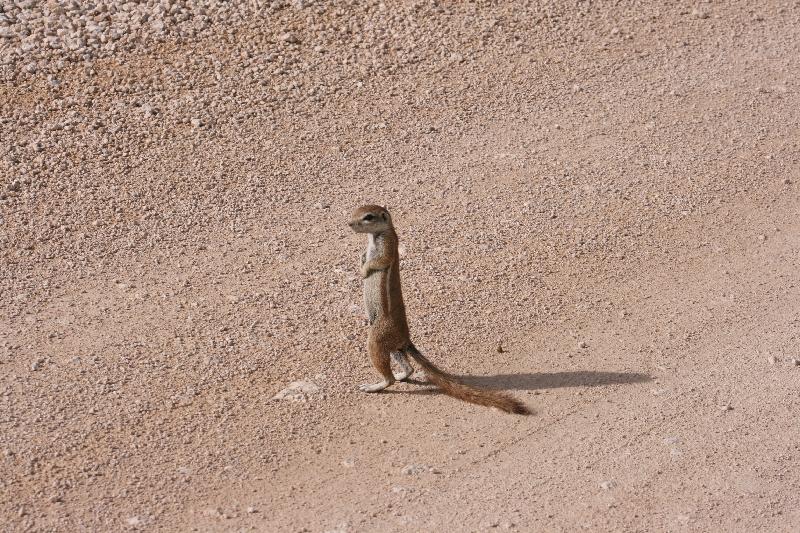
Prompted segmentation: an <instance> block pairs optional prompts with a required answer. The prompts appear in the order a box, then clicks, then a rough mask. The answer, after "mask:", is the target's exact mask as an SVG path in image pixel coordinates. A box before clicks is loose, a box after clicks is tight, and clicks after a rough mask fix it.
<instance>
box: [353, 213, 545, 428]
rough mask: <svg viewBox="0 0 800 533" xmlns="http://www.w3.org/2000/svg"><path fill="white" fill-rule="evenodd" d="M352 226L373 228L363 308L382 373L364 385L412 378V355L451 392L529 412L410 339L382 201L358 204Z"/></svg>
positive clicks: (364, 268)
mask: <svg viewBox="0 0 800 533" xmlns="http://www.w3.org/2000/svg"><path fill="white" fill-rule="evenodd" d="M350 227H351V228H352V229H353V231H355V232H356V233H367V234H368V241H367V250H366V252H364V254H362V256H361V276H362V277H363V278H364V308H365V310H366V313H367V320H368V321H369V334H368V340H367V348H368V350H369V356H370V359H372V364H373V365H375V368H376V369H378V372H380V374H381V375H382V376H383V381H381V382H380V383H375V384H372V385H370V384H366V385H361V387H360V389H361V390H362V391H364V392H379V391H382V390H383V389H385V388H387V387H389V386H390V385H392V384H393V383H394V382H395V381H403V380H405V379H408V378H409V377H410V376H411V373H412V372H413V371H414V369H413V368H412V367H411V365H410V364H409V362H408V356H411V358H413V359H414V360H415V361H416V362H417V363H419V365H420V366H421V367H422V369H423V370H424V371H425V374H426V375H427V377H428V380H430V381H431V382H432V383H433V384H434V385H436V386H437V387H439V388H440V389H441V390H442V391H443V392H444V393H445V394H447V395H449V396H452V397H454V398H458V399H459V400H463V401H465V402H470V403H475V404H478V405H485V406H488V407H497V408H498V409H501V410H503V411H506V412H508V413H516V414H523V415H526V414H530V410H529V409H528V407H527V406H526V405H525V404H523V403H522V402H520V401H519V400H517V399H516V398H514V397H512V396H510V395H508V394H505V393H502V392H496V391H490V390H486V389H479V388H476V387H472V386H470V385H467V384H465V383H463V382H462V381H459V380H458V379H457V378H456V377H455V376H453V375H451V374H448V373H446V372H443V371H442V370H439V369H438V368H436V367H435V366H434V365H433V364H432V363H431V362H430V361H428V360H427V359H426V358H425V356H424V355H422V354H421V353H420V352H419V350H417V348H416V347H415V346H414V344H413V343H412V342H411V338H410V336H409V331H408V321H407V320H406V308H405V304H404V303H403V293H402V291H401V289H400V256H399V254H398V252H397V233H395V231H394V226H393V225H392V218H391V216H390V215H389V212H388V211H387V210H386V209H384V208H383V207H380V206H377V205H365V206H362V207H359V208H358V209H356V210H355V212H353V219H352V220H351V221H350ZM392 360H393V361H395V363H397V364H398V366H399V367H400V369H401V373H400V374H398V375H394V373H393V372H392V367H391V361H392Z"/></svg>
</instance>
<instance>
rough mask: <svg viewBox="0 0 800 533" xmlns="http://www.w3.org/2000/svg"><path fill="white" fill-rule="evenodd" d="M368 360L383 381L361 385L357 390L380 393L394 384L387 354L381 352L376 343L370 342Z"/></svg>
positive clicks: (386, 352) (384, 351)
mask: <svg viewBox="0 0 800 533" xmlns="http://www.w3.org/2000/svg"><path fill="white" fill-rule="evenodd" d="M369 358H370V359H371V360H372V364H373V365H374V366H375V369H376V370H377V371H378V372H380V374H381V376H383V381H381V382H379V383H372V384H370V383H365V384H364V385H361V386H360V387H359V389H360V390H361V391H362V392H380V391H382V390H383V389H385V388H387V387H389V386H390V385H391V384H392V383H394V382H395V379H394V374H393V373H392V363H391V360H390V358H389V352H388V351H386V350H383V349H382V348H381V346H380V345H379V344H378V343H375V342H370V343H369Z"/></svg>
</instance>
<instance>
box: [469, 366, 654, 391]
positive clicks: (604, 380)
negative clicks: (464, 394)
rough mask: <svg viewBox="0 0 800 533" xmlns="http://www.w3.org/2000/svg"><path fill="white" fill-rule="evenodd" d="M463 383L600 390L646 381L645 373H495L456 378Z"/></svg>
mask: <svg viewBox="0 0 800 533" xmlns="http://www.w3.org/2000/svg"><path fill="white" fill-rule="evenodd" d="M458 378H459V379H460V380H462V381H464V383H468V384H470V385H474V386H476V387H483V388H487V389H512V390H538V389H560V388H562V387H601V386H603V385H627V384H630V383H645V382H647V381H650V379H651V378H650V376H648V375H647V374H639V373H636V372H595V371H593V370H575V371H572V372H534V373H528V374H497V375H496V376H458Z"/></svg>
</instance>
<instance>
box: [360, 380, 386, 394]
mask: <svg viewBox="0 0 800 533" xmlns="http://www.w3.org/2000/svg"><path fill="white" fill-rule="evenodd" d="M391 384H392V382H391V381H386V380H384V381H381V382H380V383H372V384H370V383H364V384H363V385H360V386H359V387H358V389H359V390H360V391H361V392H380V391H382V390H384V389H386V388H387V387H389V385H391Z"/></svg>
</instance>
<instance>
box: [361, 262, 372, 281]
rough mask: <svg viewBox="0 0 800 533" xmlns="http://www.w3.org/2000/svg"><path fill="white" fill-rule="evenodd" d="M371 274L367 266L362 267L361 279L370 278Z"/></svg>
mask: <svg viewBox="0 0 800 533" xmlns="http://www.w3.org/2000/svg"><path fill="white" fill-rule="evenodd" d="M369 273H370V270H369V268H367V265H366V264H364V265H361V277H362V278H368V277H369Z"/></svg>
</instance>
